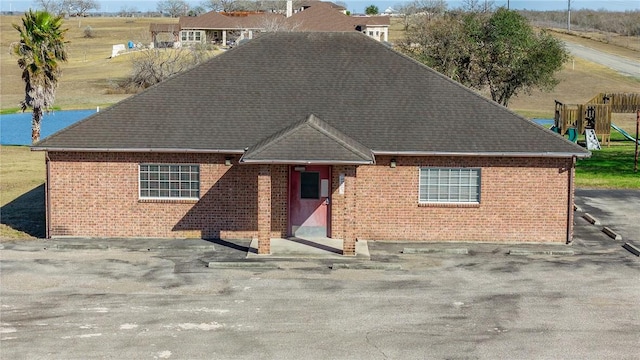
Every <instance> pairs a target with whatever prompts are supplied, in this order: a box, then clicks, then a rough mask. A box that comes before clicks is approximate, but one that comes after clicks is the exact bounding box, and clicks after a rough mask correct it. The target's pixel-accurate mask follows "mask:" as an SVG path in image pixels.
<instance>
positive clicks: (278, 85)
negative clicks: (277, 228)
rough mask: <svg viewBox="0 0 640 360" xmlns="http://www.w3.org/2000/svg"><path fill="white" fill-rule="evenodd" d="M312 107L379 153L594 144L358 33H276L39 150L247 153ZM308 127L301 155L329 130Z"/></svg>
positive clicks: (296, 146) (570, 151) (530, 152)
mask: <svg viewBox="0 0 640 360" xmlns="http://www.w3.org/2000/svg"><path fill="white" fill-rule="evenodd" d="M311 115H314V117H316V118H318V119H321V121H322V122H323V123H325V124H326V125H327V126H328V127H330V128H331V129H332V131H331V134H333V135H332V136H333V139H334V140H335V139H338V138H347V139H349V141H348V143H349V144H351V146H356V148H357V147H359V146H362V147H366V148H368V149H370V150H371V151H372V152H373V153H374V154H415V155H419V154H424V155H429V154H433V155H487V156H558V157H568V156H572V155H577V156H588V154H589V152H587V151H586V150H584V149H582V148H581V147H579V146H577V145H575V144H573V143H570V142H569V141H567V140H565V139H563V138H562V137H561V136H559V135H556V134H554V133H552V132H550V131H548V130H546V129H544V128H542V127H541V126H539V125H536V124H534V123H532V122H531V121H529V120H527V119H525V118H522V117H520V116H518V115H516V114H515V113H513V112H511V111H509V110H508V109H506V108H504V107H502V106H500V105H498V104H496V103H495V102H493V101H491V100H488V99H485V98H483V97H482V96H480V95H478V94H476V93H475V92H473V91H471V90H469V89H467V88H465V87H463V86H462V85H459V84H458V83H455V82H454V81H452V80H450V79H448V78H446V77H444V76H442V75H440V74H439V73H437V72H436V71H434V70H432V69H430V68H428V67H426V66H424V65H422V64H420V63H418V62H416V61H414V60H412V59H410V58H408V57H406V56H404V55H401V54H399V53H397V52H395V51H394V50H392V49H390V48H388V47H387V46H385V45H383V44H381V43H379V42H377V41H375V40H373V39H370V38H369V37H367V36H365V35H363V34H361V33H357V32H344V33H323V32H312V33H300V32H283V33H271V34H265V35H263V36H260V37H259V38H256V39H253V40H250V41H248V42H247V43H245V44H243V45H241V46H238V47H236V48H234V49H232V50H229V51H227V52H226V53H224V54H222V55H219V56H217V57H215V58H213V59H211V60H209V61H207V62H206V63H203V64H201V65H199V66H197V67H195V68H193V69H191V70H189V71H186V72H184V73H181V74H179V75H177V76H175V77H173V78H171V79H168V80H166V81H164V82H162V83H160V84H158V85H156V86H153V87H151V88H149V89H147V90H146V91H144V92H142V93H140V94H138V95H135V96H131V97H129V98H128V99H126V100H124V101H122V102H120V103H118V104H115V105H113V106H111V107H110V108H108V109H106V110H104V111H101V112H99V113H97V114H95V115H93V116H91V117H89V118H87V119H85V120H83V121H81V122H78V123H76V124H74V125H72V126H70V127H68V128H67V129H65V130H62V131H61V132H58V133H56V134H54V135H52V136H50V137H48V138H46V139H44V140H42V141H40V142H39V143H37V144H36V145H35V146H34V149H45V150H82V151H101V150H109V151H202V152H233V153H243V152H244V150H245V149H246V148H248V149H249V152H251V150H252V148H254V147H257V146H258V145H259V144H261V143H262V142H263V141H264V140H265V139H267V138H270V137H275V136H276V134H278V133H280V132H282V131H284V130H285V129H287V128H289V127H291V126H293V125H294V124H298V123H300V122H304V121H305V120H307V119H309V117H310V116H311ZM303 133H304V134H309V136H310V137H309V139H306V140H308V141H306V140H305V139H301V141H292V142H290V143H289V144H288V146H289V147H290V148H288V151H289V153H288V154H289V156H290V157H291V158H292V159H293V158H295V157H296V154H300V153H302V152H303V151H304V149H305V148H306V147H307V146H309V144H310V141H315V140H317V138H318V136H317V133H315V135H314V132H312V131H307V132H301V133H300V134H301V135H300V136H303ZM283 149H284V148H280V150H279V151H280V152H279V153H278V155H277V156H279V157H283V156H285V157H286V156H287V154H286V153H284V154H283V153H282V152H281V150H283ZM342 155H344V153H342ZM342 155H341V156H342ZM336 160H339V159H336Z"/></svg>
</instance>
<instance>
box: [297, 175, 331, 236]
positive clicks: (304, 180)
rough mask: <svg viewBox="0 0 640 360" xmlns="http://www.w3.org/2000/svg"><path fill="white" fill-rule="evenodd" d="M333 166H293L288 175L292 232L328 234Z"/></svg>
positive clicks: (301, 234)
mask: <svg viewBox="0 0 640 360" xmlns="http://www.w3.org/2000/svg"><path fill="white" fill-rule="evenodd" d="M330 189H331V171H330V166H326V165H311V166H310V165H308V166H292V167H291V169H290V176H289V214H290V217H289V224H290V228H289V230H290V234H291V235H292V236H298V237H328V236H329V221H328V219H329V211H330V208H331V206H330V199H329V193H330Z"/></svg>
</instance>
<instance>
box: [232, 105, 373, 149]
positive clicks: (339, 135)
mask: <svg viewBox="0 0 640 360" xmlns="http://www.w3.org/2000/svg"><path fill="white" fill-rule="evenodd" d="M305 126H309V127H311V128H312V129H314V130H315V131H317V132H318V133H320V134H322V135H324V136H326V137H328V138H329V139H331V141H333V142H334V143H336V144H338V145H340V146H341V147H342V148H343V149H345V150H347V151H349V152H351V153H352V154H354V155H356V156H358V157H360V158H362V159H373V158H374V157H373V152H372V151H371V149H369V148H367V147H366V146H364V145H363V144H361V143H360V142H358V141H356V140H355V139H352V138H351V137H349V136H347V135H346V134H344V133H343V132H342V131H340V130H338V129H336V128H334V127H333V126H331V125H329V124H328V123H327V122H326V121H324V120H322V119H321V118H320V117H318V116H317V115H315V114H314V113H311V114H309V116H307V117H305V118H304V119H302V120H299V121H296V122H293V123H291V124H290V125H289V126H287V127H284V128H283V129H281V130H279V131H276V132H275V133H273V134H271V135H269V136H267V137H265V138H263V139H261V140H260V141H258V142H257V143H256V144H255V148H253V149H251V148H248V150H247V151H245V155H243V157H244V156H246V155H251V156H255V155H259V154H260V153H262V152H263V151H265V150H267V149H269V148H270V147H271V145H273V144H275V143H278V142H280V141H281V140H284V139H286V138H287V137H288V136H289V135H291V134H293V133H295V132H297V131H298V130H300V129H301V128H302V127H305ZM350 142H351V143H350Z"/></svg>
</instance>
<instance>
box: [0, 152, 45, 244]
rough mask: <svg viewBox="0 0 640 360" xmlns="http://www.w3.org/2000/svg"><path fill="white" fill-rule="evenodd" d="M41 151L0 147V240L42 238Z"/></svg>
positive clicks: (42, 155) (42, 157)
mask: <svg viewBox="0 0 640 360" xmlns="http://www.w3.org/2000/svg"><path fill="white" fill-rule="evenodd" d="M44 180H45V163H44V152H40V151H39V152H33V151H30V150H29V147H27V146H0V223H1V224H0V239H16V238H17V239H29V238H37V237H44V235H45V211H44V185H43V184H44Z"/></svg>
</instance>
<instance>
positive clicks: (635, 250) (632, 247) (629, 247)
mask: <svg viewBox="0 0 640 360" xmlns="http://www.w3.org/2000/svg"><path fill="white" fill-rule="evenodd" d="M622 247H623V248H625V249H626V250H627V251H629V252H630V253H632V254H633V255H635V256H640V249H639V248H638V247H636V246H635V245H633V244H631V243H625V244H624V245H622Z"/></svg>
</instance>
